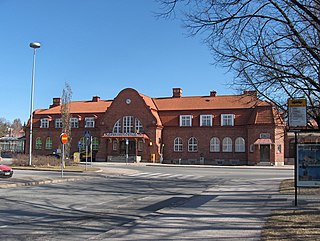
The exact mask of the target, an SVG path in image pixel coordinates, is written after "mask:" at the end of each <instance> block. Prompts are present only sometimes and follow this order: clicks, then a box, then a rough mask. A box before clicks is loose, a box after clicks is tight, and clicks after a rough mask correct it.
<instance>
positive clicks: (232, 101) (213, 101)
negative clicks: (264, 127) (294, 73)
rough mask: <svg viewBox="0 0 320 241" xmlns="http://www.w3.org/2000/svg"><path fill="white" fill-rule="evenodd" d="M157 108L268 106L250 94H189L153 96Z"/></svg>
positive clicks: (241, 107) (188, 108)
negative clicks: (174, 96)
mask: <svg viewBox="0 0 320 241" xmlns="http://www.w3.org/2000/svg"><path fill="white" fill-rule="evenodd" d="M153 100H154V102H155V104H156V106H157V108H158V110H160V111H161V110H207V109H243V108H252V107H255V106H270V103H268V102H266V101H262V100H259V99H258V98H257V97H255V96H252V95H245V94H244V95H225V96H191V97H179V98H172V97H170V98H154V99H153Z"/></svg>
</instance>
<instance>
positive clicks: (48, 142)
mask: <svg viewBox="0 0 320 241" xmlns="http://www.w3.org/2000/svg"><path fill="white" fill-rule="evenodd" d="M46 149H47V150H50V149H52V140H51V138H50V137H47V139H46Z"/></svg>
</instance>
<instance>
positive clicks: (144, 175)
mask: <svg viewBox="0 0 320 241" xmlns="http://www.w3.org/2000/svg"><path fill="white" fill-rule="evenodd" d="M126 176H128V177H140V178H152V179H170V178H172V179H183V180H187V179H188V180H190V179H191V180H197V179H200V178H203V176H196V175H190V174H189V175H185V174H170V173H160V172H140V173H134V174H127V175H126Z"/></svg>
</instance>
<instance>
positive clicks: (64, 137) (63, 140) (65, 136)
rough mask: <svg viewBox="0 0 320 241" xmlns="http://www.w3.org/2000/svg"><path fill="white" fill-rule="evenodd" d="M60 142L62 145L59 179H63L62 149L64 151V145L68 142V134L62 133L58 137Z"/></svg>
mask: <svg viewBox="0 0 320 241" xmlns="http://www.w3.org/2000/svg"><path fill="white" fill-rule="evenodd" d="M60 141H61V143H62V160H61V177H63V167H64V149H65V144H67V142H68V134H67V133H62V134H61V135H60Z"/></svg>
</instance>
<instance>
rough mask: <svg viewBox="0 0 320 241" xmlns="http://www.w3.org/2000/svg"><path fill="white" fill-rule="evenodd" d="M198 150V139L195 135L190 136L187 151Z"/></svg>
mask: <svg viewBox="0 0 320 241" xmlns="http://www.w3.org/2000/svg"><path fill="white" fill-rule="evenodd" d="M197 151H198V140H197V138H195V137H191V138H190V139H189V140H188V152H197Z"/></svg>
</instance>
